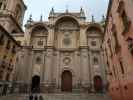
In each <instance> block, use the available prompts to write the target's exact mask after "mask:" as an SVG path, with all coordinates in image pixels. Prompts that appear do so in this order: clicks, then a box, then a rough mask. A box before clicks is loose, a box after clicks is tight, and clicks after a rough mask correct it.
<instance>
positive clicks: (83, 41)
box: [80, 25, 87, 47]
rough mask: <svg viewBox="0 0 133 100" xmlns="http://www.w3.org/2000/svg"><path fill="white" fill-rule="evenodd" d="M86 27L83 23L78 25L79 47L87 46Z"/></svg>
mask: <svg viewBox="0 0 133 100" xmlns="http://www.w3.org/2000/svg"><path fill="white" fill-rule="evenodd" d="M85 28H86V27H85V26H84V25H80V47H86V46H87V35H86V29H85Z"/></svg>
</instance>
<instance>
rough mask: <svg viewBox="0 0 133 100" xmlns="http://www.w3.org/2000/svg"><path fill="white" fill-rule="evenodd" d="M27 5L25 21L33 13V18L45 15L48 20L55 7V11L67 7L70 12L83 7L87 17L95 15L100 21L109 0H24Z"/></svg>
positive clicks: (44, 17)
mask: <svg viewBox="0 0 133 100" xmlns="http://www.w3.org/2000/svg"><path fill="white" fill-rule="evenodd" d="M24 1H25V4H26V5H27V11H26V14H25V19H24V23H25V22H26V21H27V19H28V18H29V15H30V14H32V16H33V20H35V21H37V20H39V19H40V15H41V14H42V15H43V20H47V19H48V16H49V12H50V10H51V8H52V7H54V9H55V12H59V11H61V12H64V11H65V10H66V8H68V9H69V12H71V11H76V12H78V11H79V10H80V7H83V8H84V10H85V13H86V17H87V19H91V16H92V15H94V16H95V18H96V20H97V21H100V20H101V18H102V15H103V14H104V15H106V12H107V7H108V1H109V0H24Z"/></svg>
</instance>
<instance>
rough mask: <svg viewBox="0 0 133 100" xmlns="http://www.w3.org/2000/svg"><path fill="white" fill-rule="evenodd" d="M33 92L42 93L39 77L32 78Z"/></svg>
mask: <svg viewBox="0 0 133 100" xmlns="http://www.w3.org/2000/svg"><path fill="white" fill-rule="evenodd" d="M31 91H32V92H33V93H38V92H39V91H40V77H39V76H37V75H35V76H34V77H32V86H31Z"/></svg>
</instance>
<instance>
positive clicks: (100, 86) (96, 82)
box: [94, 76, 103, 92]
mask: <svg viewBox="0 0 133 100" xmlns="http://www.w3.org/2000/svg"><path fill="white" fill-rule="evenodd" d="M94 88H95V91H96V92H102V91H103V82H102V79H101V77H100V76H95V77H94Z"/></svg>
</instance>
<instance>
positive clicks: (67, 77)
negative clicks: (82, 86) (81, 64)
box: [61, 71, 72, 92]
mask: <svg viewBox="0 0 133 100" xmlns="http://www.w3.org/2000/svg"><path fill="white" fill-rule="evenodd" d="M61 89H62V91H64V92H72V73H71V72H70V71H64V72H63V73H62V82H61Z"/></svg>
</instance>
